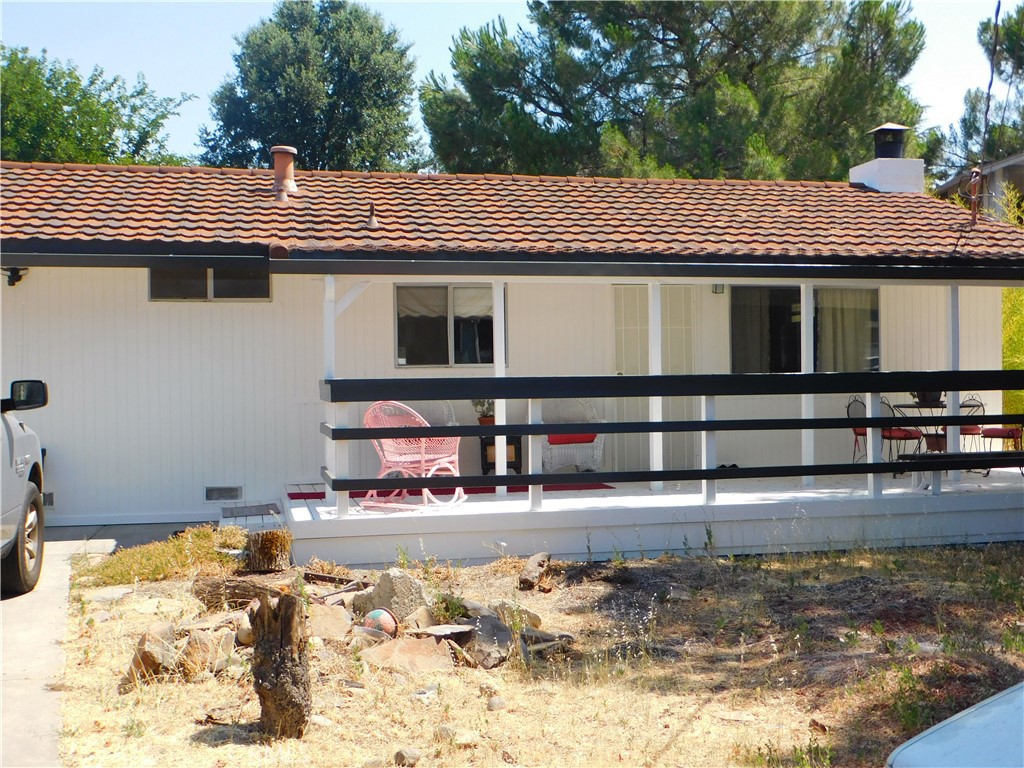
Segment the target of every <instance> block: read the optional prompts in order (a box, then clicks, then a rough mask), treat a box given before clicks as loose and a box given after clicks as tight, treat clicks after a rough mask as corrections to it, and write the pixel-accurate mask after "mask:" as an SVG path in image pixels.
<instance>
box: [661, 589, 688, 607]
mask: <svg viewBox="0 0 1024 768" xmlns="http://www.w3.org/2000/svg"><path fill="white" fill-rule="evenodd" d="M658 598H659V599H660V600H661V602H663V603H683V602H686V601H687V600H690V599H691V598H690V590H689V589H687V588H686V587H685V586H683V585H682V584H665V585H663V586H662V587H660V588H659V589H658Z"/></svg>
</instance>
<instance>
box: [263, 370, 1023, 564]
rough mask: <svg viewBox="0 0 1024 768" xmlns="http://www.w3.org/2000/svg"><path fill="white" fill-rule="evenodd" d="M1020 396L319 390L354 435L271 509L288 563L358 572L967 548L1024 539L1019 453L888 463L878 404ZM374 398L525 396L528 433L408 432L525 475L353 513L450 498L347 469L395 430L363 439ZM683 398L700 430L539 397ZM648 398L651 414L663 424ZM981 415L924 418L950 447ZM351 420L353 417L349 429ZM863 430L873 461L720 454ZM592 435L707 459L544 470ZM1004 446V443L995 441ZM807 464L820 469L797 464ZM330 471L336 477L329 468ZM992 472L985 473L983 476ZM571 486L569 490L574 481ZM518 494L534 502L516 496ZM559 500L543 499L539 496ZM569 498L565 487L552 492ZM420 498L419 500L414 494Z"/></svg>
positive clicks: (967, 384)
mask: <svg viewBox="0 0 1024 768" xmlns="http://www.w3.org/2000/svg"><path fill="white" fill-rule="evenodd" d="M1021 387H1024V372H1022V371H942V372H927V373H857V374H783V375H774V374H766V375H751V374H747V375H704V376H638V377H633V376H615V377H560V378H548V377H544V378H534V377H516V378H504V379H406V380H395V379H390V380H337V379H335V380H330V381H324V382H323V383H322V384H321V395H322V398H323V399H324V400H325V401H327V402H328V403H330V404H331V407H332V409H333V410H334V413H335V415H337V416H338V417H340V418H344V419H346V420H348V419H351V426H338V425H337V424H329V423H326V422H325V423H324V424H323V425H321V432H322V434H323V435H324V437H325V444H326V445H327V446H328V453H329V455H328V457H327V459H328V463H327V464H325V466H324V468H323V469H322V471H321V474H322V481H323V490H324V498H322V499H321V498H317V495H316V494H315V493H310V494H299V495H300V496H305V498H288V495H287V494H285V495H284V498H283V500H282V508H283V509H284V511H285V519H286V522H287V525H288V526H289V528H290V529H291V531H292V533H293V535H294V548H293V552H294V554H295V557H296V558H297V559H299V560H308V559H309V558H310V557H313V556H314V555H315V556H316V557H319V558H321V559H327V560H335V561H337V562H345V563H351V564H366V565H377V566H379V565H383V564H385V563H389V562H394V561H395V559H396V558H397V557H398V553H399V552H405V553H407V554H409V555H413V556H417V557H419V556H423V557H428V556H434V557H439V558H445V559H452V560H463V561H477V560H484V559H487V558H493V557H497V556H500V555H502V554H514V555H528V554H531V553H532V552H535V551H541V550H546V551H549V552H551V553H552V555H553V556H556V557H563V558H567V559H568V558H571V559H581V558H582V559H587V558H593V559H607V558H611V557H616V556H657V555H658V554H661V553H663V552H672V553H693V552H697V553H705V554H716V555H727V554H750V553H778V552H785V551H803V550H828V549H849V548H856V547H862V546H865V547H889V546H915V545H925V544H936V543H974V542H983V541H1003V540H1015V539H1020V538H1024V474H1022V473H1021V472H1020V471H1019V470H1018V467H1019V466H1020V465H1022V464H1024V454H1022V453H1021V452H1019V451H1001V450H997V451H992V452H989V451H981V452H962V451H961V450H960V441H959V439H957V440H956V441H953V440H950V441H949V450H948V452H947V453H943V454H941V455H937V454H927V455H923V454H922V455H918V456H913V455H912V456H911V457H910V458H909V459H899V458H898V457H896V456H895V455H893V456H888V455H887V454H886V453H884V451H883V444H882V437H883V430H885V429H888V428H892V427H898V426H908V425H909V424H908V419H907V418H906V417H902V416H893V417H886V416H882V415H881V414H880V411H879V403H880V398H881V393H883V392H897V391H902V390H915V389H921V390H936V391H938V390H941V391H946V392H948V394H949V397H950V401H951V402H958V399H959V392H960V391H961V390H963V391H972V392H973V391H989V392H995V393H997V394H998V395H1000V396H1001V394H1002V391H1003V390H1006V389H1014V388H1021ZM845 392H862V393H864V399H865V401H866V402H867V404H868V414H867V416H866V417H864V418H860V419H856V418H855V419H851V418H848V417H845V416H844V417H837V416H834V415H828V416H819V417H811V418H796V419H794V418H775V417H774V416H773V412H772V409H768V411H767V412H766V413H767V415H766V416H762V417H760V418H754V419H723V418H716V410H717V406H718V404H719V403H720V402H722V401H724V400H728V399H730V398H736V397H767V398H786V397H790V398H791V397H793V396H799V397H803V396H814V395H827V394H835V393H845ZM372 393H376V394H378V395H379V396H380V397H381V398H384V399H395V400H401V399H409V398H411V397H417V398H419V399H430V398H431V397H435V398H440V397H441V396H447V397H450V398H457V399H463V398H465V399H474V398H476V397H487V396H490V397H495V398H498V399H499V400H500V399H512V398H511V397H510V396H511V395H513V394H514V395H515V396H516V399H525V401H526V413H527V418H526V420H525V421H523V422H522V423H514V424H498V425H487V426H484V425H480V426H478V425H454V426H442V427H423V428H408V427H407V428H403V429H404V430H406V431H405V432H404V433H403V434H407V435H410V436H417V437H431V436H442V435H455V434H457V435H461V436H463V437H468V438H471V437H474V436H477V437H478V436H488V437H493V438H494V439H495V440H496V441H502V440H504V438H505V437H506V436H507V435H513V434H514V435H522V436H523V437H524V441H525V443H526V445H527V455H526V462H525V466H526V467H527V470H526V471H525V473H524V474H522V475H513V474H506V473H505V471H504V469H503V468H501V467H499V471H498V473H497V474H495V475H465V476H462V477H460V478H459V484H460V485H462V486H463V487H467V488H471V489H485V490H488V491H491V492H490V493H470V494H469V495H468V497H467V499H466V501H464V502H463V503H461V504H457V505H423V506H416V505H415V504H406V505H402V506H395V507H393V508H387V507H383V508H382V507H380V506H370V505H364V504H362V503H361V501H360V498H359V493H361V492H363V491H368V490H372V489H377V490H392V489H399V488H406V489H415V488H423V487H429V488H435V489H438V488H444V487H446V486H450V485H451V484H452V479H451V478H449V477H441V478H422V477H416V478H408V477H407V478H372V477H353V476H351V475H350V474H348V473H347V472H345V469H346V468H347V467H348V464H347V463H346V462H345V461H344V459H345V458H346V456H347V455H348V452H349V450H350V449H351V446H352V444H354V443H355V442H357V441H360V440H367V439H370V438H371V437H373V436H375V435H376V436H385V435H387V434H392V433H395V429H393V428H392V429H391V430H390V432H389V431H388V430H386V429H385V430H381V429H368V428H365V427H360V426H358V418H356V417H357V415H358V413H359V412H360V408H359V407H358V405H357V404H358V403H360V402H365V401H367V400H368V399H369V396H370V395H371V394H372ZM574 395H576V396H590V397H595V396H604V397H609V396H613V395H616V396H630V397H646V398H651V399H654V400H655V401H661V400H663V399H670V398H681V397H688V398H693V399H694V400H696V401H697V402H699V411H700V413H701V418H698V419H693V420H665V419H661V420H658V421H651V420H643V421H606V422H602V423H598V424H594V423H588V424H582V423H581V424H560V425H558V426H557V427H556V426H553V425H550V424H544V423H543V408H544V402H545V400H546V399H550V398H552V397H566V396H574ZM657 405H658V403H657V402H656V403H655V407H653V408H652V409H651V410H652V411H654V412H657V411H659V409H658V408H657ZM978 418H979V417H978V416H977V415H972V416H961V415H959V414H953V413H946V414H943V415H941V416H934V417H932V419H933V422H934V424H935V425H939V424H941V425H945V426H946V428H947V430H949V434H950V435H952V434H954V432H953V430H954V429H956V428H957V427H959V426H961V425H965V424H967V423H968V422H969V421H977V420H978ZM982 421H983V423H986V424H989V423H990V424H1002V423H1007V422H1011V423H1018V422H1020V421H1024V414H1004V413H993V414H989V415H987V416H984V417H982ZM343 423H346V422H343ZM854 427H864V428H865V429H866V430H867V453H868V455H867V459H866V462H864V463H860V462H829V463H823V462H820V461H814V460H813V459H812V460H811V461H809V462H806V463H804V462H800V463H794V464H784V463H772V461H771V458H772V457H766V460H765V461H764V463H762V464H761V465H758V466H747V467H736V466H723V465H720V464H719V463H718V459H717V450H716V444H717V439H718V436H719V435H722V434H727V433H742V434H756V433H759V432H787V431H789V432H795V433H797V434H798V435H800V439H801V440H802V441H803V442H804V443H805V444H806V443H807V442H810V443H811V444H812V446H813V442H814V439H815V434H816V433H818V434H822V433H826V432H841V433H844V434H845V435H846V436H847V438H848V440H849V441H850V442H851V443H852V440H853V432H852V429H853V428H854ZM583 429H592V430H597V431H599V432H602V433H605V434H625V433H633V434H635V433H639V434H642V435H643V436H644V437H645V439H647V440H650V441H652V442H654V443H656V444H657V443H661V442H663V441H664V440H665V438H666V436H667V435H669V434H672V433H692V434H695V435H696V436H697V437H698V439H699V441H700V443H701V448H702V450H701V464H700V466H698V467H689V468H665V467H664V466H662V467H658V468H654V467H648V468H644V469H639V470H620V471H599V472H587V473H568V472H561V473H556V474H551V473H547V474H545V473H543V472H541V471H540V467H539V453H540V450H539V445H540V441H541V439H542V438H543V436H544V435H545V434H546V433H548V432H550V431H552V430H559V431H564V432H566V433H568V432H571V431H573V430H576V431H579V430H583ZM996 447H999V448H1001V447H1002V446H1001V445H999V446H996ZM804 455H807V456H812V457H813V456H814V452H813V450H812V451H805V452H804ZM339 470H340V471H339ZM986 471H988V474H987V475H986V474H985V472H986ZM574 484H575V485H576V486H577V487H576V488H573V487H572V486H573V485H574ZM522 486H526V487H527V488H528V490H525V491H520V490H510V488H517V487H522ZM552 486H554V487H557V488H559V490H546V489H545V488H546V487H548V488H550V487H552ZM563 488H564V489H563ZM410 498H411V499H415V496H413V497H410Z"/></svg>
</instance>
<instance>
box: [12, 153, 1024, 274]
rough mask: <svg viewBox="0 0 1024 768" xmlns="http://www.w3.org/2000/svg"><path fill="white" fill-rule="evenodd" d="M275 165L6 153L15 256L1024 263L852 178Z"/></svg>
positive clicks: (1001, 240) (1011, 244)
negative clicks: (98, 160)
mask: <svg viewBox="0 0 1024 768" xmlns="http://www.w3.org/2000/svg"><path fill="white" fill-rule="evenodd" d="M273 179H274V173H273V171H271V170H239V169H213V168H194V167H185V168H176V167H147V166H89V165H71V164H65V165H52V164H43V163H32V164H26V163H14V162H4V163H3V164H2V182H3V183H2V188H0V194H2V197H0V199H2V206H3V208H2V228H0V236H2V239H3V262H4V264H5V265H10V264H19V263H22V262H24V263H25V264H26V265H28V266H31V265H33V264H38V265H45V264H48V263H54V264H56V263H60V264H70V263H82V264H88V263H99V262H98V261H96V258H97V257H98V256H99V255H106V256H108V257H113V256H116V255H121V256H127V255H132V254H134V255H139V254H149V255H150V256H151V257H152V256H162V257H166V256H167V255H169V254H174V255H176V256H181V255H190V254H191V255H194V256H211V255H213V256H216V255H218V254H219V255H231V256H249V257H260V258H263V259H265V258H266V257H267V256H268V254H270V255H271V256H272V257H273V258H271V262H272V269H275V271H321V272H326V271H338V272H344V271H347V270H346V269H344V266H350V265H355V264H363V265H364V266H363V267H362V269H363V271H373V268H371V266H370V264H371V263H372V264H374V265H377V267H379V265H380V263H382V262H386V261H390V262H393V263H395V264H398V265H405V266H396V267H395V268H394V271H410V268H409V265H410V263H411V259H410V257H415V259H416V260H417V263H418V264H419V262H420V260H427V261H429V260H436V261H440V262H444V263H447V264H450V263H454V262H459V263H463V265H464V266H465V267H466V271H467V273H468V272H469V270H471V269H472V266H471V265H472V264H476V265H478V266H479V265H480V264H481V263H490V264H491V267H490V270H491V273H496V272H498V271H500V269H499V268H497V267H494V264H495V263H497V262H498V261H501V262H503V263H504V264H506V266H508V265H510V264H518V266H515V267H512V266H509V267H508V271H509V273H520V274H526V273H529V272H530V271H531V270H534V271H535V270H537V269H539V268H540V267H539V266H538V265H540V264H544V263H554V262H558V263H560V264H565V263H568V262H576V263H577V264H584V263H586V264H590V265H593V264H595V263H600V264H605V265H607V264H619V265H634V267H635V266H636V265H639V264H644V265H646V266H647V267H648V268H649V267H650V266H651V265H662V266H665V265H668V266H673V265H674V266H676V267H678V266H679V265H681V264H687V265H691V266H692V265H700V264H704V265H709V264H714V265H751V264H760V265H762V266H764V265H768V264H772V265H775V266H778V265H780V264H790V265H797V264H802V265H813V266H815V267H819V268H820V267H821V266H822V265H832V266H835V265H856V266H859V267H864V266H874V267H877V266H880V265H889V266H894V265H898V266H904V267H905V266H918V267H922V266H930V267H939V266H951V265H961V266H963V265H973V266H989V267H1001V268H1006V267H1008V266H1012V267H1013V268H1015V269H1016V268H1018V267H1019V268H1024V231H1022V230H1019V229H1015V228H1013V227H1010V226H1008V225H1005V224H1001V223H999V222H995V221H993V220H991V219H988V218H985V217H979V218H978V221H977V223H976V224H975V225H973V226H972V225H971V223H970V213H969V212H967V211H964V210H963V209H961V208H958V207H956V206H954V205H951V204H949V203H947V202H944V201H941V200H938V199H935V198H933V197H930V196H928V195H925V194H908V193H881V192H877V191H874V190H871V189H867V188H865V187H863V186H859V185H851V184H848V183H839V182H787V181H732V180H730V181H720V180H719V181H714V180H711V181H709V180H688V179H674V180H635V179H607V178H566V177H550V176H539V177H537V176H499V175H461V174H460V175H454V176H447V175H435V174H431V175H416V174H388V173H351V172H330V171H305V172H303V171H298V172H296V181H297V183H298V191H297V192H295V193H291V194H290V195H289V199H288V200H287V201H284V202H277V201H275V198H274V191H273V189H272V187H273ZM371 204H372V206H373V215H374V219H375V221H376V227H374V226H372V223H371V221H370V212H371ZM83 254H92V255H93V259H91V260H90V259H88V258H85V257H84V256H83ZM62 255H63V256H62ZM76 258H77V259H80V261H75V259H76ZM314 262H320V263H321V264H320V266H317V265H316V264H315V263H314ZM103 263H121V262H118V261H117V259H113V258H110V259H108V261H104V262H103ZM124 263H131V262H127V261H126V262H124ZM300 264H302V265H304V266H300ZM668 266H666V269H668ZM420 268H421V271H422V265H420ZM616 270H618V272H617V271H616ZM356 271H358V269H357V270H356ZM411 271H416V269H411ZM599 271H600V270H599ZM621 271H622V269H621V268H618V267H617V268H607V273H608V274H613V273H619V272H621ZM734 272H735V273H737V274H738V273H739V272H738V271H735V270H734ZM648 274H652V273H651V272H650V271H648Z"/></svg>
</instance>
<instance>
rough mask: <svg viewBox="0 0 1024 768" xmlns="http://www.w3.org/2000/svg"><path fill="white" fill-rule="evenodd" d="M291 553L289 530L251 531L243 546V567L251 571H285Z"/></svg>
mask: <svg viewBox="0 0 1024 768" xmlns="http://www.w3.org/2000/svg"><path fill="white" fill-rule="evenodd" d="M291 555H292V532H291V531H288V530H284V529H281V528H274V529H271V530H269V531H252V532H251V533H250V534H249V540H248V543H247V544H246V548H245V567H246V568H247V569H248V570H249V571H252V572H253V573H266V572H267V571H286V570H288V566H289V565H290V564H291Z"/></svg>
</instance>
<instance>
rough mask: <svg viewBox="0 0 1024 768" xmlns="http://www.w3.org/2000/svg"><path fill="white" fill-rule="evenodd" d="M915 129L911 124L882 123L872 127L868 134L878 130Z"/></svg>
mask: <svg viewBox="0 0 1024 768" xmlns="http://www.w3.org/2000/svg"><path fill="white" fill-rule="evenodd" d="M912 130H914V129H913V128H911V127H910V126H909V125H900V124H899V123H882V124H881V125H880V126H878V127H877V128H872V129H871V130H870V131H868V134H872V133H875V132H876V131H912Z"/></svg>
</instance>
